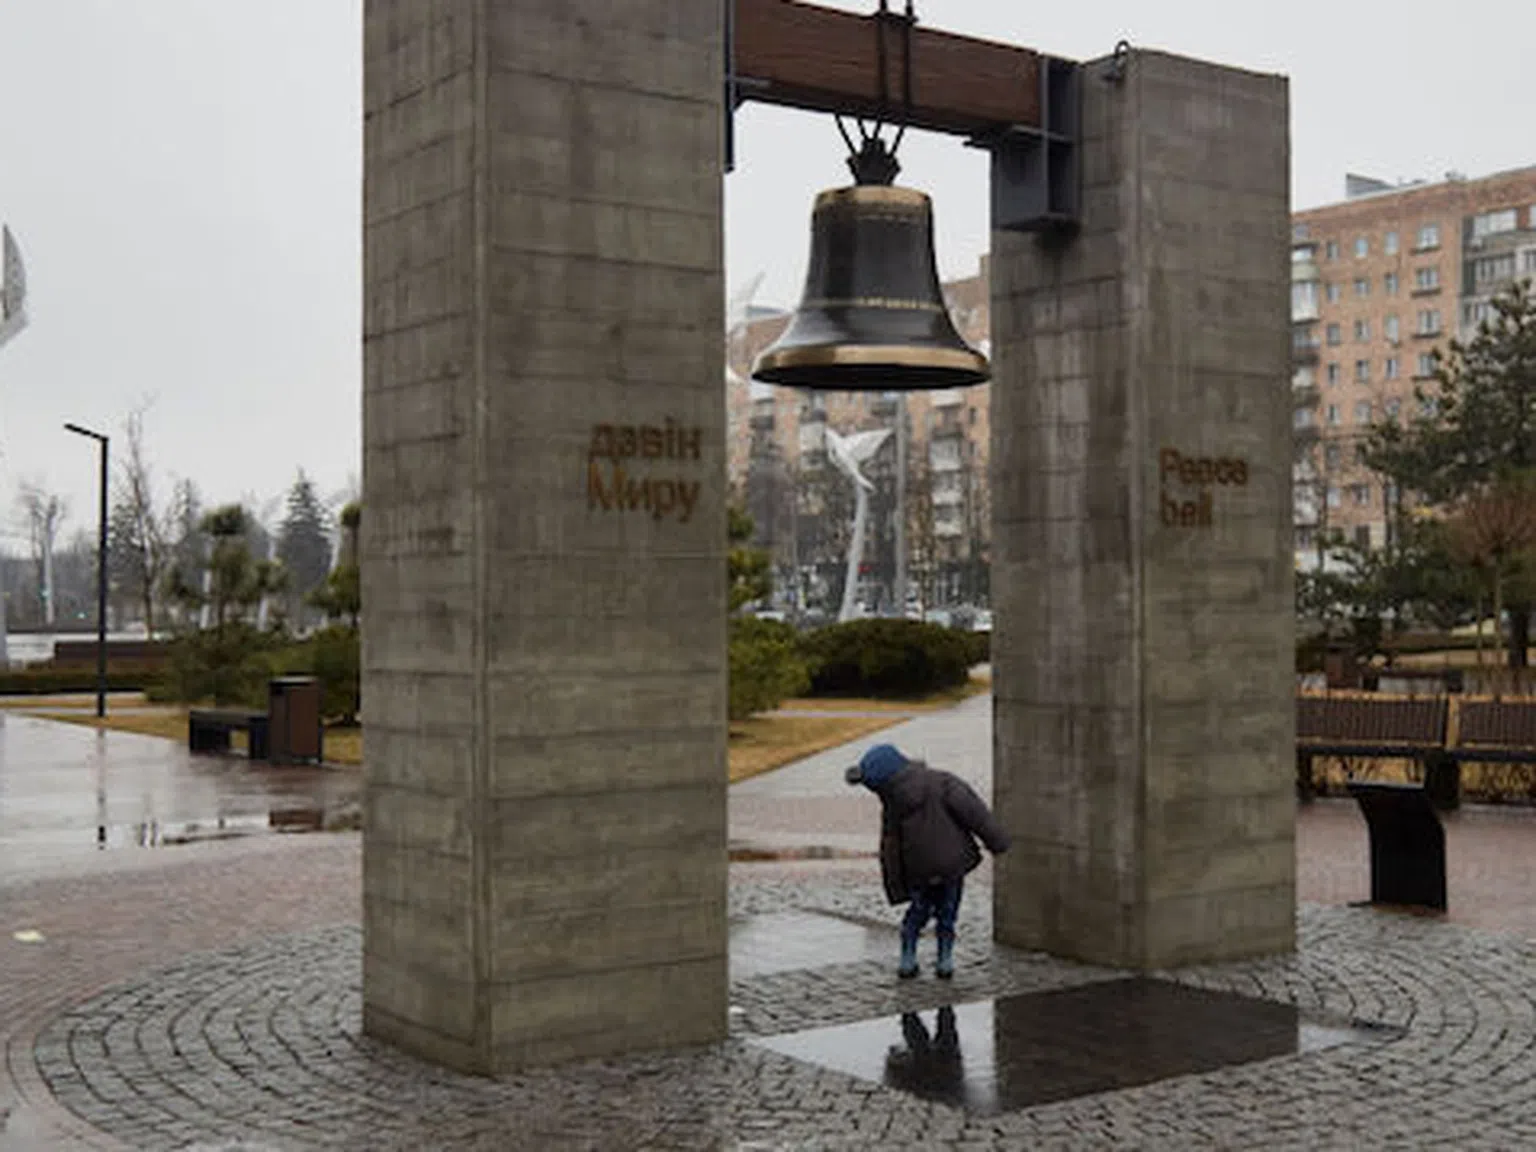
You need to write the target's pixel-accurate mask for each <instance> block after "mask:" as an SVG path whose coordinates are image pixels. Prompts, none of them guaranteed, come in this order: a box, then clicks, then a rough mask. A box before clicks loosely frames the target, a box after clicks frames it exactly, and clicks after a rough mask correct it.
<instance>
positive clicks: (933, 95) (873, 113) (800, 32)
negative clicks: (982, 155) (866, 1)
mask: <svg viewBox="0 0 1536 1152" xmlns="http://www.w3.org/2000/svg"><path fill="white" fill-rule="evenodd" d="M728 2H730V3H734V4H735V19H734V28H733V32H734V36H733V39H734V65H735V68H734V73H735V78H736V81H737V92H738V96H739V98H740V99H742V100H757V101H761V102H764V103H769V104H782V105H787V106H789V107H793V108H805V109H809V110H812V111H817V112H838V113H842V114H844V115H851V116H862V117H864V118H866V119H872V118H875V117H878V116H879V115H880V111H881V107H882V105H881V68H880V49H881V42H882V40H883V42H884V49H885V61H886V64H885V91H886V94H887V99H888V103H887V105H886V107H887V109H888V113H887V114H888V117H889V118H890V119H891V121H892V122H894V119H895V117H896V115H897V114H898V113H899V111H900V109H901V108H902V98H903V86H904V82H905V70H904V66H903V62H904V54H903V40H904V38H905V31H904V29H903V28H902V26H901V24H900V23H899V21H897V20H891V19H885V20H882V19H881V18H879V17H878V16H876V15H873V14H871V15H862V16H861V15H859V14H857V13H853V12H840V11H836V10H834V9H830V8H822V7H818V6H817V5H814V4H804V3H800V2H799V0H728ZM893 4H894V5H895V7H897V8H898V9H899V8H900V4H899V2H898V0H893ZM911 35H912V111H911V114H910V116H909V117H907V122H908V123H910V124H911V125H912V126H913V127H916V128H928V129H932V130H934V131H938V132H949V133H955V134H959V135H979V134H983V133H986V132H989V131H995V130H997V129H999V128H1003V127H1009V126H1022V127H1026V128H1036V129H1038V128H1040V127H1041V109H1040V68H1041V57H1040V54H1039V53H1037V52H1034V51H1032V50H1030V49H1028V48H1018V47H1014V46H1012V45H1009V44H999V43H996V42H994V41H990V40H977V39H973V38H971V37H968V36H957V35H954V34H953V33H949V32H939V31H936V30H934V29H931V28H925V27H923V26H921V25H918V26H917V27H915V28H913V29H912V33H911Z"/></svg>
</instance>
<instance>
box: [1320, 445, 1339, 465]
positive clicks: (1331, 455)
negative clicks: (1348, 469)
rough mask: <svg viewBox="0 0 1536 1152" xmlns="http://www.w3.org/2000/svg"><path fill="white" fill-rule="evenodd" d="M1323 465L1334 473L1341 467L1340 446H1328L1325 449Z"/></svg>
mask: <svg viewBox="0 0 1536 1152" xmlns="http://www.w3.org/2000/svg"><path fill="white" fill-rule="evenodd" d="M1323 463H1324V465H1326V466H1327V468H1328V469H1329V470H1330V471H1332V470H1333V469H1335V468H1337V467H1338V466H1339V446H1338V445H1337V444H1328V445H1325V446H1324V448H1323Z"/></svg>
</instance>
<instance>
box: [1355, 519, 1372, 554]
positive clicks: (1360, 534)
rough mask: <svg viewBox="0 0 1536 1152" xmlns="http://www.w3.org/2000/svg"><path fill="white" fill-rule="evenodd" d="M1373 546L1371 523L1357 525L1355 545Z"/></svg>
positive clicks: (1358, 546) (1357, 546) (1362, 546)
mask: <svg viewBox="0 0 1536 1152" xmlns="http://www.w3.org/2000/svg"><path fill="white" fill-rule="evenodd" d="M1370 546H1371V526H1370V525H1369V524H1356V525H1355V547H1356V548H1369V547H1370Z"/></svg>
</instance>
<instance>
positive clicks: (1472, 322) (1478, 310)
mask: <svg viewBox="0 0 1536 1152" xmlns="http://www.w3.org/2000/svg"><path fill="white" fill-rule="evenodd" d="M1493 317H1494V311H1493V305H1492V304H1487V303H1476V302H1475V303H1472V304H1468V305H1467V306H1466V307H1465V308H1463V309H1462V310H1461V318H1462V321H1463V322H1464V323H1465V324H1466V326H1467V327H1468V328H1476V327H1477V326H1478V325H1479V324H1481V323H1482V322H1483V321H1484V320H1492V319H1493Z"/></svg>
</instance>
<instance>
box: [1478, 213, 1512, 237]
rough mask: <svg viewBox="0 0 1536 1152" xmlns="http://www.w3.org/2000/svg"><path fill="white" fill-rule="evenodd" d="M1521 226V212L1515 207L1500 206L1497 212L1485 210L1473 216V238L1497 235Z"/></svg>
mask: <svg viewBox="0 0 1536 1152" xmlns="http://www.w3.org/2000/svg"><path fill="white" fill-rule="evenodd" d="M1518 227H1520V214H1519V212H1517V211H1516V210H1515V209H1513V208H1500V209H1499V210H1498V211H1497V212H1484V213H1482V214H1481V215H1479V216H1474V217H1472V238H1473V239H1474V240H1480V239H1482V238H1483V237H1484V236H1497V235H1498V234H1499V233H1500V232H1513V231H1514V230H1515V229H1516V228H1518Z"/></svg>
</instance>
